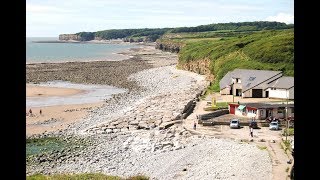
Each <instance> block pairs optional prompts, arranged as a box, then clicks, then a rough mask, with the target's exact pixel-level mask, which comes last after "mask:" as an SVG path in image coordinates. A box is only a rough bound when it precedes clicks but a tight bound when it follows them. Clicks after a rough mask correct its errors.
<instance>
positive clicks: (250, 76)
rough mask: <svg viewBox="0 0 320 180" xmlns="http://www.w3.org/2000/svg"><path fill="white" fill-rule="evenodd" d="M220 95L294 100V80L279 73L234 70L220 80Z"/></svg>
mask: <svg viewBox="0 0 320 180" xmlns="http://www.w3.org/2000/svg"><path fill="white" fill-rule="evenodd" d="M219 84H220V94H222V95H223V94H225V95H234V96H241V97H242V98H266V97H270V98H281V99H287V98H288V99H294V78H293V77H283V76H282V72H281V71H268V70H252V69H235V70H233V71H229V72H228V73H227V74H226V75H225V76H224V77H223V78H222V79H221V80H220V83H219Z"/></svg>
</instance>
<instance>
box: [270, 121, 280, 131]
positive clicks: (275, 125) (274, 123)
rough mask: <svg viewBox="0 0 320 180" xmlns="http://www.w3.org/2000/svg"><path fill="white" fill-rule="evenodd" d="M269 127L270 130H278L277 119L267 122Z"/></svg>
mask: <svg viewBox="0 0 320 180" xmlns="http://www.w3.org/2000/svg"><path fill="white" fill-rule="evenodd" d="M269 129H270V130H279V122H278V121H272V122H271V123H270V124H269Z"/></svg>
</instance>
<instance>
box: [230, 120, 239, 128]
mask: <svg viewBox="0 0 320 180" xmlns="http://www.w3.org/2000/svg"><path fill="white" fill-rule="evenodd" d="M230 128H240V120H239V119H231V121H230Z"/></svg>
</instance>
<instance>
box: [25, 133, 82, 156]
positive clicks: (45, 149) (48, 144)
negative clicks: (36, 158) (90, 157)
mask: <svg viewBox="0 0 320 180" xmlns="http://www.w3.org/2000/svg"><path fill="white" fill-rule="evenodd" d="M80 147H84V144H81V143H80V142H77V143H75V142H71V141H66V140H64V139H60V138H56V137H46V138H35V139H26V156H27V158H28V157H30V156H33V155H39V154H44V153H49V152H52V151H61V150H63V149H65V148H70V149H77V148H80Z"/></svg>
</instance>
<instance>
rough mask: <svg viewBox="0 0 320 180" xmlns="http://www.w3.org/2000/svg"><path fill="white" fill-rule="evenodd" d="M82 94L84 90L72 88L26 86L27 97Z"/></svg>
mask: <svg viewBox="0 0 320 180" xmlns="http://www.w3.org/2000/svg"><path fill="white" fill-rule="evenodd" d="M83 92H84V90H81V89H73V88H56V87H44V86H35V85H31V84H27V85H26V96H27V97H49V96H70V95H75V94H79V93H83Z"/></svg>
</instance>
